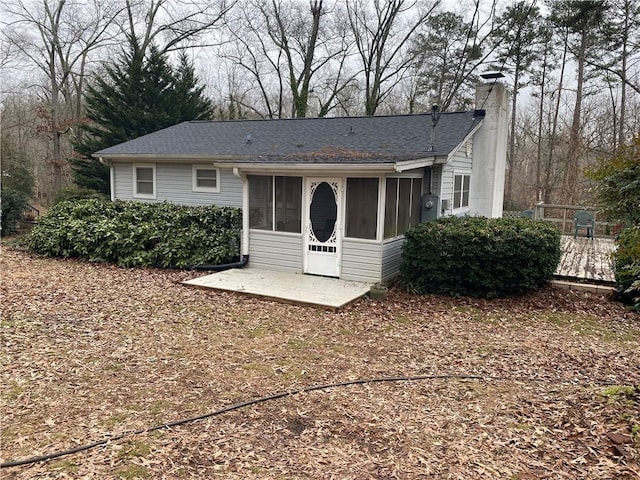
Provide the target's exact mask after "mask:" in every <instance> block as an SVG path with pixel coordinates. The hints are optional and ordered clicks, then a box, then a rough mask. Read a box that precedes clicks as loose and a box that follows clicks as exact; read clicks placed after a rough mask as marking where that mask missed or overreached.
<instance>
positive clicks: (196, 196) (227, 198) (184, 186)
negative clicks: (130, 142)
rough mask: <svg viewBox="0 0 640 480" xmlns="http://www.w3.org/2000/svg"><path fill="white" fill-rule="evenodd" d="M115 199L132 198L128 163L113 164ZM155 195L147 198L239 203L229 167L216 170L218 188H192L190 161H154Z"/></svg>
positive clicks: (239, 183)
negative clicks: (218, 174)
mask: <svg viewBox="0 0 640 480" xmlns="http://www.w3.org/2000/svg"><path fill="white" fill-rule="evenodd" d="M114 173H115V195H116V199H117V200H138V199H136V198H133V168H132V165H131V164H130V163H117V164H115V165H114ZM156 181H157V185H156V199H155V200H146V201H150V202H170V203H176V204H180V205H218V206H220V207H239V208H241V207H242V181H241V180H240V179H239V178H237V177H236V176H234V175H233V172H232V171H231V170H220V192H219V193H209V192H194V191H193V170H192V166H191V164H190V163H189V164H184V165H182V164H163V163H157V164H156Z"/></svg>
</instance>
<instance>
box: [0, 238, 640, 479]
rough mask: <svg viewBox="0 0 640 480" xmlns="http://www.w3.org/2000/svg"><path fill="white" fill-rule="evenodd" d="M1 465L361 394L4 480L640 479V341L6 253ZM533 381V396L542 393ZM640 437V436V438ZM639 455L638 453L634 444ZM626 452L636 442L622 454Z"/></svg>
mask: <svg viewBox="0 0 640 480" xmlns="http://www.w3.org/2000/svg"><path fill="white" fill-rule="evenodd" d="M0 267H1V276H2V283H1V285H0V293H1V294H2V322H1V328H2V350H3V355H2V358H1V361H2V376H1V379H2V394H1V395H2V406H1V415H2V457H3V461H7V460H13V459H18V458H25V457H31V456H34V455H40V454H43V453H50V452H55V451H60V450H65V449H68V448H73V447H76V446H78V445H82V444H85V443H90V442H93V441H97V440H102V439H106V438H113V437H114V436H116V435H119V434H123V433H127V432H132V431H135V430H140V429H144V428H146V427H150V426H154V425H158V424H161V423H164V422H169V421H174V420H178V419H182V418H188V417H192V416H197V415H202V414H205V413H208V412H211V411H214V410H217V409H219V408H222V407H224V406H227V405H231V404H234V403H237V402H241V401H245V400H250V399H253V398H257V397H262V396H265V395H268V394H272V393H276V392H280V391H291V390H295V389H298V388H302V387H304V386H309V385H316V384H325V383H330V382H340V381H346V380H354V379H360V378H373V377H388V376H403V375H404V376H413V375H447V374H451V375H455V374H467V375H479V376H491V377H504V379H503V380H491V381H489V380H485V381H478V380H463V379H444V378H443V379H433V380H430V381H421V382H393V383H376V384H364V385H353V386H347V387H342V388H331V389H327V390H323V391H316V392H307V393H304V394H299V395H292V396H288V397H285V398H281V399H278V400H274V401H271V402H267V403H262V404H258V405H254V406H251V407H248V408H245V409H242V410H238V411H234V412H229V413H226V414H224V415H220V416H216V417H211V418H208V419H206V420H202V421H199V422H195V423H190V424H186V425H182V426H179V427H173V428H171V429H163V430H158V431H154V432H150V433H146V434H143V435H135V436H132V437H127V439H126V440H122V441H115V442H108V443H107V445H105V446H103V447H98V448H95V449H92V450H89V451H86V452H83V453H80V454H77V455H71V456H68V457H63V458H60V459H56V460H52V461H49V462H42V463H35V464H32V465H27V466H22V467H16V468H10V469H4V470H3V471H2V474H3V478H15V479H26V478H36V477H37V478H96V479H97V478H225V479H234V478H238V479H240V478H260V479H267V478H280V477H288V478H339V479H349V478H353V479H363V478H376V479H377V478H399V479H410V478H451V479H458V478H459V479H475V478H496V479H497V478H518V479H527V478H531V479H532V478H536V479H544V478H549V479H550V478H554V479H555V478H593V479H596V478H598V479H600V478H622V479H625V478H627V479H632V478H637V477H638V473H637V472H638V471H640V467H638V462H639V453H638V438H637V436H635V437H634V435H636V434H634V433H633V432H632V429H633V426H634V425H640V407H639V404H638V399H637V398H634V397H625V398H617V397H615V398H613V397H607V396H606V395H603V390H604V389H605V387H604V386H603V384H604V383H607V384H616V385H635V384H638V383H640V345H639V338H640V323H639V320H638V317H637V316H633V315H631V314H629V313H628V312H626V311H625V310H624V309H623V308H622V307H620V306H619V305H617V304H615V303H612V302H610V301H609V300H607V299H606V298H602V297H598V296H594V295H589V294H585V293H578V292H570V291H556V290H553V289H549V290H544V291H542V292H539V293H536V294H532V295H528V296H525V297H519V298H510V299H503V300H491V301H489V300H478V299H468V298H448V297H438V296H425V297H418V296H413V295H409V294H406V293H404V292H402V291H400V290H399V289H391V292H390V295H389V297H388V298H387V300H386V301H384V302H374V301H370V300H366V299H365V300H362V301H361V302H359V303H357V304H356V305H353V306H352V307H350V308H348V309H345V310H342V311H340V312H335V313H334V312H327V311H322V310H316V309H312V308H305V307H299V306H293V305H284V304H279V303H276V302H272V301H263V300H259V299H255V298H248V297H243V296H241V295H234V294H228V293H219V292H213V291H203V290H197V289H190V288H188V287H185V286H183V285H181V284H180V281H182V280H184V279H186V278H190V277H191V276H192V275H193V274H192V273H191V272H183V271H165V270H126V269H119V268H115V267H113V266H110V265H99V264H88V263H80V262H75V261H70V260H68V261H61V260H54V259H47V258H40V257H34V256H30V255H27V254H24V253H21V252H18V251H14V250H11V249H9V248H4V249H3V252H2V259H1V260H0ZM532 379H533V380H534V381H531V380H532ZM638 428H640V427H638ZM629 438H631V440H632V441H631V443H629V442H628V439H629ZM620 439H624V441H619V440H620Z"/></svg>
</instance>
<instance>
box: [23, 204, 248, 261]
mask: <svg viewBox="0 0 640 480" xmlns="http://www.w3.org/2000/svg"><path fill="white" fill-rule="evenodd" d="M240 226H241V213H240V210H239V209H236V208H229V207H222V208H221V207H214V206H202V207H185V206H179V205H173V204H170V203H160V204H151V203H141V202H110V201H103V200H97V199H87V200H75V201H65V202H60V203H57V204H56V205H54V206H53V207H52V208H51V209H50V210H49V211H48V212H47V213H46V214H45V215H43V216H42V217H40V219H39V220H38V224H37V225H36V226H35V227H34V229H33V230H32V231H31V234H30V235H29V237H28V239H27V246H28V248H30V249H31V250H32V251H34V252H37V253H41V254H45V255H50V256H58V257H77V258H83V259H86V260H89V261H93V262H113V263H117V264H118V265H120V266H123V267H146V266H162V267H169V266H172V267H179V268H188V267H193V266H196V265H201V264H214V265H217V264H222V263H229V262H231V261H233V260H234V259H235V258H237V257H238V255H239V250H238V247H239V241H240V239H239V235H240Z"/></svg>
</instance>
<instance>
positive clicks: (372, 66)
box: [346, 0, 440, 115]
mask: <svg viewBox="0 0 640 480" xmlns="http://www.w3.org/2000/svg"><path fill="white" fill-rule="evenodd" d="M439 4H440V0H433V1H431V2H417V1H415V0H388V1H382V0H374V1H373V2H370V1H367V0H346V12H347V13H346V17H347V22H348V24H349V26H350V28H351V32H352V35H353V39H354V43H355V47H356V50H357V55H358V57H359V59H360V62H361V66H362V74H363V76H364V89H365V92H364V93H365V114H366V115H375V113H376V110H377V109H378V107H379V106H380V104H381V103H382V101H383V100H384V98H385V97H386V96H387V95H388V94H389V93H390V91H391V90H392V89H393V86H394V83H395V81H397V80H398V79H399V78H400V77H401V76H402V74H403V73H404V72H405V71H406V70H407V68H408V67H409V66H410V64H411V56H410V55H409V52H408V49H407V45H408V41H409V39H410V38H411V37H412V36H413V35H414V33H415V31H416V29H417V28H418V27H419V26H420V25H421V24H422V23H423V22H424V21H425V20H426V19H427V18H429V16H430V15H431V14H432V13H433V12H434V11H435V10H436V8H437V7H438V6H439Z"/></svg>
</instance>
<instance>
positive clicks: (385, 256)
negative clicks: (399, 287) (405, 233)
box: [382, 237, 404, 282]
mask: <svg viewBox="0 0 640 480" xmlns="http://www.w3.org/2000/svg"><path fill="white" fill-rule="evenodd" d="M403 243H404V237H401V238H396V239H393V240H390V241H388V242H385V243H383V244H382V281H383V282H386V281H388V280H391V279H393V278H394V277H397V276H398V275H399V274H400V263H401V262H402V244H403Z"/></svg>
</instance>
